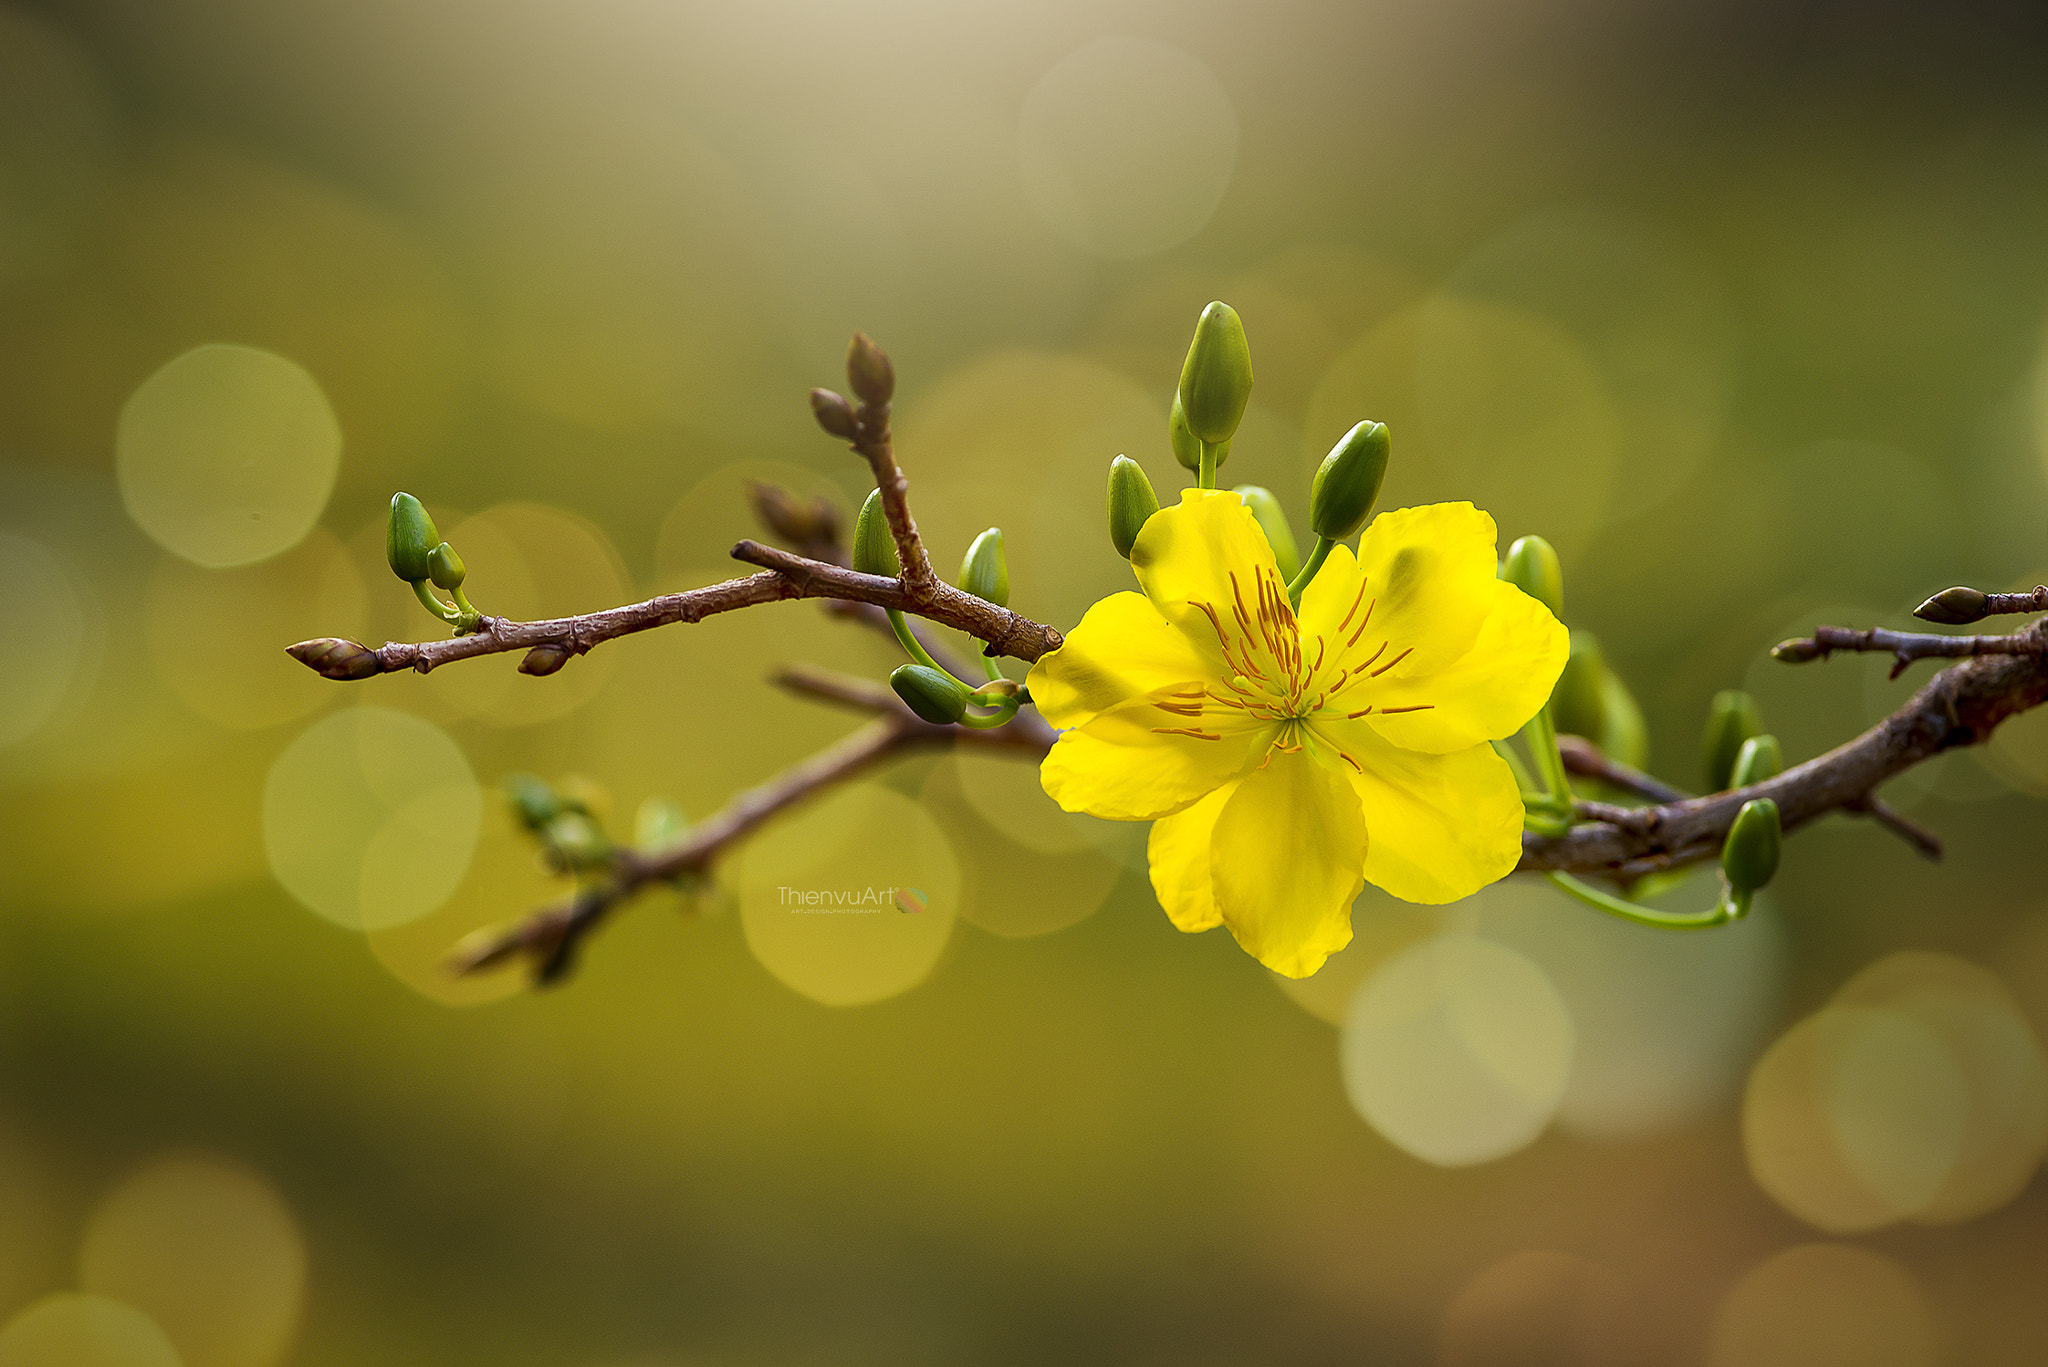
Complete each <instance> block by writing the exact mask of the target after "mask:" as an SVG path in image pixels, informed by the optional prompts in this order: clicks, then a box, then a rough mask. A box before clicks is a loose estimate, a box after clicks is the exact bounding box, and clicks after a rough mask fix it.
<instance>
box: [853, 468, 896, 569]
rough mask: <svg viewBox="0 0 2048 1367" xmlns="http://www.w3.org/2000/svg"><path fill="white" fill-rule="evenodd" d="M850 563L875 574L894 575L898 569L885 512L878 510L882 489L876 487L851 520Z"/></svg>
mask: <svg viewBox="0 0 2048 1367" xmlns="http://www.w3.org/2000/svg"><path fill="white" fill-rule="evenodd" d="M853 567H854V568H855V569H856V570H858V571H860V572H861V573H862V574H879V575H881V576H882V577H883V578H884V579H894V578H895V577H896V576H897V575H898V574H899V573H900V572H901V571H900V570H899V568H898V561H897V559H896V537H895V534H894V533H892V532H891V531H890V530H889V517H888V514H886V513H884V512H883V511H882V491H881V490H880V489H876V490H874V491H873V492H871V493H870V494H869V495H868V501H867V502H865V503H863V504H861V505H860V516H859V517H857V518H855V519H854V520H853Z"/></svg>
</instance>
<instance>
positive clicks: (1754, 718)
mask: <svg viewBox="0 0 2048 1367" xmlns="http://www.w3.org/2000/svg"><path fill="white" fill-rule="evenodd" d="M1763 731H1764V719H1763V715H1762V714H1761V713H1760V712H1758V711H1757V706H1756V699H1754V698H1752V697H1750V696H1749V694H1747V693H1744V692H1743V691H1742V690H1740V689H1736V688H1724V689H1722V690H1721V691H1720V692H1719V693H1716V694H1715V695H1714V700H1713V702H1711V703H1709V704H1708V705H1707V729H1706V731H1705V733H1704V734H1703V735H1702V736H1701V737H1700V772H1701V774H1702V776H1703V777H1704V778H1705V779H1706V784H1707V791H1708V792H1710V793H1718V792H1720V791H1722V790H1723V789H1725V788H1726V787H1727V786H1728V780H1729V779H1730V778H1732V777H1734V775H1735V760H1736V757H1737V756H1738V755H1740V754H1741V753H1742V743H1743V742H1744V741H1746V740H1748V739H1749V738H1750V737H1751V736H1760V735H1762V734H1763Z"/></svg>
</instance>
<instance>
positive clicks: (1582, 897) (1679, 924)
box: [1545, 873, 1749, 930]
mask: <svg viewBox="0 0 2048 1367" xmlns="http://www.w3.org/2000/svg"><path fill="white" fill-rule="evenodd" d="M1545 876H1546V877H1547V878H1549V879H1550V881H1551V882H1553V883H1555V884H1556V885H1557V886H1558V887H1559V888H1560V889H1562V890H1563V891H1564V892H1565V893H1566V894H1568V895H1569V896H1572V897H1576V898H1577V899H1578V900H1579V901H1581V902H1584V903H1585V904H1586V905H1587V906H1589V907H1593V908H1596V909H1597V910H1600V911H1604V912H1606V913H1607V914H1608V915H1610V916H1619V917H1620V918H1621V919H1622V920H1624V921H1634V922H1635V923H1636V924H1637V925H1639V926H1655V927H1656V928H1657V929H1659V930H1708V929H1711V928H1712V927H1714V926H1725V925H1727V924H1728V923H1729V922H1730V921H1739V920H1741V919H1742V918H1743V917H1745V916H1747V915H1749V894H1748V893H1746V892H1734V891H1732V890H1730V889H1728V888H1727V887H1726V886H1725V885H1724V886H1723V888H1722V892H1721V896H1720V897H1719V898H1718V899H1716V900H1715V902H1714V905H1713V906H1711V907H1709V908H1708V909H1707V910H1705V911H1658V910H1657V909H1656V908H1655V907H1646V906H1641V905H1638V904H1637V903H1635V902H1628V901H1624V900H1622V899H1621V898H1619V897H1616V896H1614V895H1613V894H1611V893H1605V892H1602V891H1600V889H1598V888H1595V887H1590V886H1588V885H1587V884H1585V883H1582V882H1580V881H1579V880H1578V879H1576V878H1574V877H1572V876H1571V875H1570V874H1568V873H1552V874H1547V875H1545Z"/></svg>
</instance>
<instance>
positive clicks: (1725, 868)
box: [1721, 797, 1783, 892]
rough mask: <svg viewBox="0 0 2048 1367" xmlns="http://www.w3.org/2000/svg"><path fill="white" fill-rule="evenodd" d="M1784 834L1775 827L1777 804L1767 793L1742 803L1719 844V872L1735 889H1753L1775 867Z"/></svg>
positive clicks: (1759, 885) (1764, 882)
mask: <svg viewBox="0 0 2048 1367" xmlns="http://www.w3.org/2000/svg"><path fill="white" fill-rule="evenodd" d="M1782 839H1783V834H1782V832H1781V831H1780V830H1779V828H1778V804H1777V803H1775V802H1773V801H1771V800H1770V799H1769V798H1767V797H1760V798H1756V799H1754V800H1752V801H1749V802H1745V803H1743V804H1742V810H1741V811H1739V812H1737V813H1736V814H1735V824H1734V825H1733V826H1731V827H1729V828H1728V840H1727V842H1726V843H1725V844H1723V845H1722V846H1721V876H1722V877H1723V878H1726V879H1727V880H1728V886H1729V887H1731V888H1733V889H1735V891H1737V892H1755V891H1756V890H1757V889H1758V888H1760V887H1762V886H1764V884H1766V883H1768V882H1770V881H1771V875H1773V874H1775V873H1776V872H1777V871H1778V851H1779V844H1780V842H1781V840H1782Z"/></svg>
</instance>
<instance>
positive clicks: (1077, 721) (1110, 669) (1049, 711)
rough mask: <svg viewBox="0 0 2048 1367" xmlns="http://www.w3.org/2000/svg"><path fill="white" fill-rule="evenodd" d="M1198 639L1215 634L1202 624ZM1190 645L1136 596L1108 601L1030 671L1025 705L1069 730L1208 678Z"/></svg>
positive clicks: (1205, 667) (1113, 596)
mask: <svg viewBox="0 0 2048 1367" xmlns="http://www.w3.org/2000/svg"><path fill="white" fill-rule="evenodd" d="M1202 629H1203V632H1204V634H1205V635H1208V636H1210V637H1212V638H1213V636H1214V633H1213V632H1210V631H1209V629H1208V624H1207V623H1206V622H1205V623H1204V624H1203V628H1202ZM1214 672H1215V671H1214V668H1213V666H1211V665H1210V664H1209V662H1208V661H1207V660H1206V659H1205V658H1204V657H1203V656H1202V654H1201V652H1200V651H1198V650H1196V649H1195V647H1194V645H1193V643H1192V642H1190V641H1189V640H1188V638H1187V637H1186V636H1184V635H1182V634H1181V632H1180V631H1179V630H1178V629H1177V628H1175V627H1174V626H1173V625H1172V624H1171V623H1169V622H1168V621H1167V620H1166V619H1165V618H1164V617H1161V616H1160V615H1159V610H1158V609H1157V608H1155V607H1153V606H1152V604H1151V603H1149V602H1147V601H1146V599H1145V595H1144V594H1142V593H1113V594H1111V595H1110V596H1109V597H1107V598H1105V599H1103V600H1102V601H1101V602H1099V603H1097V604H1096V605H1095V606H1094V607H1092V608H1089V609H1088V612H1087V614H1086V615H1085V616H1083V617H1082V618H1081V624H1080V625H1079V626H1077V627H1075V628H1074V629H1073V630H1072V631H1070V632H1068V633H1067V640H1066V644H1065V645H1063V646H1061V647H1060V648H1059V649H1058V650H1055V651H1053V652H1052V653H1051V654H1049V655H1046V656H1045V657H1044V658H1042V659H1040V660H1039V661H1038V663H1037V664H1035V665H1033V666H1032V667H1031V674H1030V676H1029V677H1028V679H1027V680H1026V684H1027V686H1028V687H1029V688H1030V689H1031V701H1032V703H1033V704H1034V705H1035V706H1036V707H1037V708H1038V711H1039V714H1040V715H1041V716H1043V717H1044V718H1045V719H1046V721H1048V722H1050V723H1051V724H1052V725H1053V726H1055V727H1057V728H1059V729H1060V730H1063V731H1064V730H1068V729H1070V728H1072V727H1076V726H1080V725H1081V724H1083V723H1084V722H1087V721H1091V720H1093V719H1094V717H1095V716H1096V715H1097V714H1098V713H1101V712H1104V711H1107V710H1108V709H1110V708H1112V707H1119V706H1122V705H1123V704H1124V703H1127V702H1131V701H1134V700H1136V699H1138V698H1142V697H1144V696H1145V695H1146V694H1148V693H1155V692H1158V691H1159V690H1160V689H1164V688H1173V687H1175V686H1177V685H1180V684H1187V683H1193V682H1195V681H1197V680H1200V679H1204V678H1209V677H1213V676H1214Z"/></svg>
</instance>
